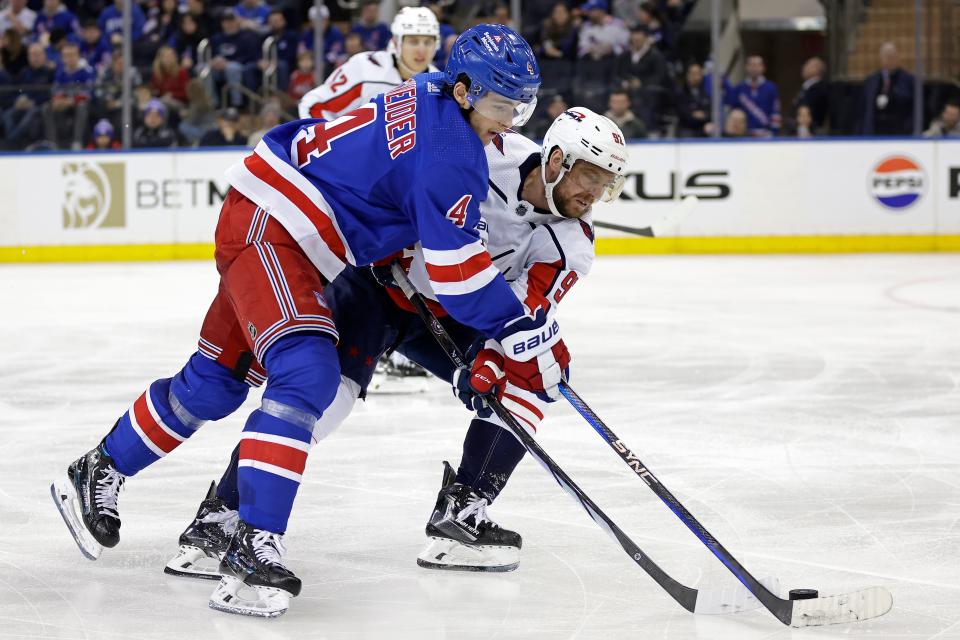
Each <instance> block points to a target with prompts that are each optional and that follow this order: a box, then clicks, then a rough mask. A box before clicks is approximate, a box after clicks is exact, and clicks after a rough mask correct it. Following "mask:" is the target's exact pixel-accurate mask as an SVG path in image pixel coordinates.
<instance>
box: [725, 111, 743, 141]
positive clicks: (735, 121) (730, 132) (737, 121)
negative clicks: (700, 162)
mask: <svg viewBox="0 0 960 640" xmlns="http://www.w3.org/2000/svg"><path fill="white" fill-rule="evenodd" d="M748 134H749V129H748V128H747V114H746V113H745V112H744V111H743V109H737V108H734V109H730V111H729V112H728V113H727V119H726V121H724V123H723V137H724V138H746V137H747V135H748Z"/></svg>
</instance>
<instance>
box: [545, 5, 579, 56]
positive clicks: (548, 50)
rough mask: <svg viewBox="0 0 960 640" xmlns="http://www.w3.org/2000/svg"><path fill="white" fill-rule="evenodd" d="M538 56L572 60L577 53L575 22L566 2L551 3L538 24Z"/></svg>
mask: <svg viewBox="0 0 960 640" xmlns="http://www.w3.org/2000/svg"><path fill="white" fill-rule="evenodd" d="M537 53H538V55H539V56H540V57H543V58H554V59H563V60H573V59H574V58H575V57H576V55H577V22H576V21H575V20H574V17H573V14H572V13H571V12H570V9H569V7H567V5H566V3H564V2H558V3H556V4H555V5H553V10H552V11H551V12H550V16H549V17H548V18H547V19H546V20H544V21H543V24H541V26H540V48H539V49H538V50H537Z"/></svg>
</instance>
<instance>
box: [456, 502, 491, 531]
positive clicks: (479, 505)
mask: <svg viewBox="0 0 960 640" xmlns="http://www.w3.org/2000/svg"><path fill="white" fill-rule="evenodd" d="M489 504H490V502H489V501H487V499H486V498H481V497H480V496H478V495H471V496H470V497H469V498H467V506H465V507H464V508H463V509H461V510H460V513H458V514H457V520H466V519H467V518H469V517H470V516H471V515H472V516H474V522H476V526H478V527H479V526H480V524H481V523H483V522H489V523H490V524H494V522H493V520H491V519H490V518H488V517H487V506H488V505H489Z"/></svg>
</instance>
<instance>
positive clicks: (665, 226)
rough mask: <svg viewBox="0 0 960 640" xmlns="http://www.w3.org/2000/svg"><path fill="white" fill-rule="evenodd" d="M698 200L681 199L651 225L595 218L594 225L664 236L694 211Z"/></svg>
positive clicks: (689, 197) (646, 234)
mask: <svg viewBox="0 0 960 640" xmlns="http://www.w3.org/2000/svg"><path fill="white" fill-rule="evenodd" d="M698 202H699V200H697V197H696V196H687V197H686V198H684V199H683V200H681V201H680V204H678V205H676V206H675V207H674V208H673V209H671V210H670V212H669V213H667V215H666V216H664V217H663V219H662V220H660V221H659V222H654V223H653V224H652V225H650V226H649V227H628V226H626V225H622V224H614V223H612V222H603V221H601V220H594V221H593V226H595V227H600V228H601V229H610V230H612V231H621V232H623V233H632V234H634V235H637V236H643V237H644V238H662V237H664V236H669V235H672V233H673V231H675V230H676V228H677V227H678V226H680V224H681V223H682V222H683V221H684V220H686V219H687V216H689V215H690V213H691V212H693V210H694V209H695V208H696V206H697V203H698Z"/></svg>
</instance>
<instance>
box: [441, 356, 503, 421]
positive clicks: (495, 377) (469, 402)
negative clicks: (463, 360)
mask: <svg viewBox="0 0 960 640" xmlns="http://www.w3.org/2000/svg"><path fill="white" fill-rule="evenodd" d="M503 369H504V357H503V350H502V349H501V348H500V344H499V343H498V342H497V341H496V340H487V341H486V343H485V344H484V345H483V348H482V349H480V351H479V352H478V353H477V357H476V358H474V359H473V365H472V366H471V367H470V368H469V369H467V368H466V367H460V368H459V369H457V370H456V371H454V372H453V393H454V395H456V396H457V398H459V399H460V402H462V403H463V404H464V405H465V406H466V407H467V409H470V410H471V411H476V412H477V414H478V415H479V416H480V417H481V418H489V417H490V415H491V413H492V411H491V410H490V407H489V406H488V405H487V401H486V399H487V398H490V397H494V398H496V399H497V400H500V399H502V398H503V390H504V388H506V386H507V385H506V375H505V374H504V371H503Z"/></svg>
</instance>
